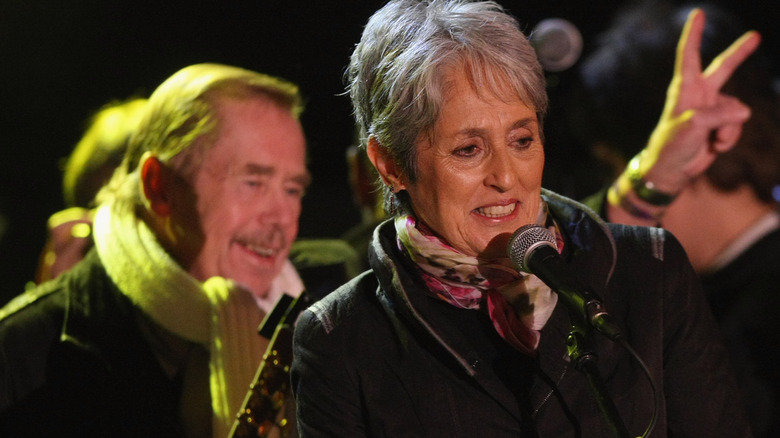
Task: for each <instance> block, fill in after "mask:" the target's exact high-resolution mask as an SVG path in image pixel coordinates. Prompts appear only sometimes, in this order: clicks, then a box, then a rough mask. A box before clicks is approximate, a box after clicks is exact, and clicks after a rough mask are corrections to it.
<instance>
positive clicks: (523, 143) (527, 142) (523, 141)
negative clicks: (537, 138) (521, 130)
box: [515, 137, 534, 148]
mask: <svg viewBox="0 0 780 438" xmlns="http://www.w3.org/2000/svg"><path fill="white" fill-rule="evenodd" d="M533 142H534V138H533V137H522V138H518V139H517V140H515V143H517V145H518V146H519V147H520V148H527V147H529V146H531V144H533Z"/></svg>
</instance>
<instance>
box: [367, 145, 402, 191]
mask: <svg viewBox="0 0 780 438" xmlns="http://www.w3.org/2000/svg"><path fill="white" fill-rule="evenodd" d="M366 153H367V155H368V159H369V160H371V163H372V164H373V165H374V167H375V168H376V170H377V172H379V176H380V177H381V178H382V181H383V182H384V183H385V185H387V186H389V187H390V190H392V191H393V192H397V191H399V190H404V189H406V185H405V184H404V183H403V180H404V178H403V173H402V172H401V168H400V166H399V165H398V163H396V162H395V160H394V159H393V157H392V156H391V155H390V153H389V152H388V151H387V149H385V147H384V146H382V145H381V144H379V140H377V139H376V137H374V136H373V135H372V136H370V137H369V138H368V145H366Z"/></svg>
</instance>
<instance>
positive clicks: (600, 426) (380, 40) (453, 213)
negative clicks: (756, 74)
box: [291, 0, 759, 437]
mask: <svg viewBox="0 0 780 438" xmlns="http://www.w3.org/2000/svg"><path fill="white" fill-rule="evenodd" d="M702 27H703V17H702V16H701V14H700V13H696V14H693V15H692V16H691V19H690V21H689V31H688V32H687V33H685V34H684V36H683V37H682V40H681V45H682V46H683V47H684V50H683V51H682V53H681V62H682V63H683V64H685V66H686V72H687V74H690V75H693V76H695V75H696V74H700V73H701V71H700V70H699V71H697V64H696V63H695V59H696V58H697V57H698V53H697V50H698V48H699V47H698V44H697V41H698V38H699V36H700V34H701V30H702ZM758 42H759V38H758V36H757V35H756V34H755V33H750V34H747V35H746V36H745V37H744V38H743V39H741V40H739V41H738V42H737V43H735V45H734V46H732V48H731V49H730V50H729V51H728V52H727V54H726V55H725V62H724V63H723V64H722V65H721V66H719V68H718V69H717V72H716V73H715V74H716V75H717V76H719V77H727V76H728V75H729V74H730V73H731V72H732V71H733V69H734V68H735V67H736V65H738V64H739V62H740V61H741V60H742V59H744V58H745V57H746V56H747V55H748V54H749V53H750V52H752V51H753V50H754V49H755V47H756V46H757V44H758ZM348 89H349V93H350V97H351V99H352V103H353V107H354V110H355V114H356V119H357V123H358V125H359V126H360V127H361V131H362V138H363V141H362V145H363V146H364V147H365V148H366V151H367V154H368V157H369V159H370V160H371V162H372V163H373V165H374V167H375V168H376V169H377V171H378V174H379V176H380V180H381V183H382V185H383V194H384V198H385V206H386V210H388V212H389V215H390V219H389V220H388V221H386V222H384V223H382V224H381V225H379V227H378V228H377V230H376V232H375V234H374V240H373V241H372V243H371V246H370V249H369V251H370V254H369V261H370V264H371V268H372V269H371V271H368V272H365V273H363V274H361V275H360V276H358V277H357V278H355V279H353V280H352V281H350V282H349V283H347V284H345V285H344V286H342V287H341V288H339V289H337V290H336V291H334V292H333V293H331V294H330V295H328V296H327V297H325V298H323V299H322V300H320V301H319V302H318V303H316V304H314V305H313V306H311V307H309V308H308V309H307V310H306V311H305V312H304V313H303V314H302V315H301V316H300V319H299V321H298V324H297V326H296V328H295V335H294V342H293V346H294V360H293V365H292V370H291V375H292V385H293V390H294V391H295V395H296V403H297V407H298V409H297V413H298V428H299V431H300V433H301V436H302V437H310V436H317V437H322V436H330V437H344V436H350V437H357V436H371V437H374V436H375V437H379V436H447V437H451V436H491V437H518V436H545V437H564V436H589V437H590V436H609V434H610V432H618V433H615V434H614V435H615V436H639V435H640V434H642V433H643V432H644V433H646V434H647V435H648V436H653V437H665V436H675V437H703V436H719V437H745V436H749V434H750V432H749V427H748V425H747V420H746V414H745V412H744V409H743V406H742V403H741V401H740V398H739V396H738V392H737V389H736V387H735V383H734V379H733V376H732V374H731V369H730V368H729V365H728V360H727V356H726V351H725V349H724V347H723V345H722V343H721V342H720V339H719V338H718V336H717V335H716V332H717V329H716V326H715V323H714V320H713V318H712V314H711V312H710V310H709V308H708V307H707V304H706V302H705V300H704V297H703V295H702V293H701V288H700V284H699V282H698V278H697V277H696V275H695V273H694V271H693V269H692V268H691V266H690V264H689V262H688V260H687V258H686V256H685V252H684V251H683V249H682V247H681V246H680V245H679V243H678V242H677V240H676V239H675V238H674V237H673V236H672V235H671V234H670V233H668V232H666V231H664V230H662V229H658V228H651V227H629V226H625V225H619V224H609V223H605V222H604V221H603V220H602V219H601V218H599V217H598V216H597V215H596V214H595V213H594V212H593V211H592V210H590V209H588V208H586V207H584V206H583V205H581V204H579V203H577V202H575V201H572V200H570V199H567V198H565V197H562V196H560V195H557V194H555V193H552V192H550V191H547V190H544V189H543V188H542V186H541V184H542V171H543V167H544V157H545V152H544V138H543V129H542V124H543V116H544V114H545V110H546V108H547V94H546V89H545V79H544V74H543V72H542V69H541V67H540V65H539V62H538V60H537V58H536V54H535V52H534V49H533V47H532V46H531V44H530V43H529V41H528V40H527V38H526V37H525V36H524V35H523V34H522V32H521V31H520V30H519V28H518V22H517V21H516V20H515V19H514V18H513V17H512V16H511V15H509V13H508V12H506V11H505V10H504V9H503V8H502V7H501V6H500V5H498V4H497V3H495V2H467V1H440V0H428V1H419V0H394V1H390V2H388V3H387V4H386V5H385V6H384V7H382V8H381V9H380V10H378V11H377V12H376V13H375V14H374V15H373V16H372V17H371V18H370V19H369V21H368V23H367V25H366V26H365V28H364V31H363V35H362V38H361V40H360V42H359V43H358V45H357V46H356V48H355V50H354V52H353V54H352V57H351V61H350V66H349V68H348ZM528 226H530V228H525V227H528ZM527 229H530V230H535V232H540V233H543V235H546V237H545V241H546V243H545V244H544V245H545V247H546V248H548V252H547V253H546V254H547V256H545V257H546V258H545V260H553V259H554V260H560V265H556V266H558V267H560V266H564V267H566V269H567V270H570V272H571V275H572V276H573V277H574V278H577V279H579V280H580V281H582V283H583V284H585V285H587V286H588V287H589V289H591V290H592V291H593V293H595V294H597V295H599V296H600V297H601V299H603V307H602V308H603V309H606V310H608V311H609V314H610V315H611V317H612V318H613V319H614V323H615V325H612V328H613V329H615V331H611V330H610V331H611V334H607V335H606V336H602V335H601V334H600V333H596V330H595V329H591V330H588V329H587V328H585V329H583V330H582V332H583V336H581V337H580V336H578V335H577V330H574V332H572V331H571V329H572V326H575V327H576V326H579V325H582V324H581V321H582V320H583V319H585V316H584V311H583V309H582V308H581V307H579V306H578V305H577V304H576V303H577V302H579V301H577V299H576V298H573V297H572V295H571V294H570V293H569V292H570V291H567V290H564V289H563V288H557V289H558V290H555V291H554V290H552V288H551V287H550V286H549V285H548V284H547V282H548V281H549V282H550V283H552V284H555V281H556V279H560V275H558V274H560V273H562V272H563V271H559V272H558V274H556V273H551V274H550V275H546V274H542V276H541V277H538V276H537V275H535V274H533V273H526V272H525V268H524V266H525V264H524V262H522V263H521V262H519V261H518V260H517V259H516V257H515V256H514V255H511V256H508V255H507V249H508V247H510V248H511V249H513V250H514V249H516V248H515V243H516V240H515V238H513V237H512V236H513V235H516V234H515V233H516V232H517V231H522V232H524V231H525V230H527ZM523 235H524V234H520V236H523ZM532 243H533V244H534V245H537V244H541V242H540V241H533V242H532ZM513 253H514V251H513ZM536 260H537V261H538V260H539V259H536ZM526 268H527V267H526ZM521 271H522V272H521ZM531 272H536V268H534V269H532V270H531ZM543 278H544V279H543ZM585 325H587V323H586V324H585ZM602 328H604V327H602ZM618 331H619V332H621V333H622V334H618V333H617V332H618ZM567 334H570V335H571V336H572V337H571V339H573V340H575V341H576V342H575V343H574V344H577V345H579V344H580V342H579V341H580V340H583V341H584V342H585V343H588V342H590V343H592V347H593V349H592V350H591V351H592V352H593V353H594V354H595V356H596V357H598V365H597V368H598V370H599V372H597V373H595V374H599V373H600V374H601V376H602V377H603V381H601V383H603V386H604V389H605V390H606V391H605V392H606V393H607V394H604V393H602V394H601V395H602V396H603V395H606V397H604V398H599V400H600V401H604V400H605V399H607V400H613V401H614V412H608V411H610V409H604V410H601V409H600V408H599V403H596V400H595V399H594V395H595V394H594V393H593V392H592V391H591V387H590V385H589V378H588V377H587V376H586V375H585V374H587V373H585V372H582V373H581V372H580V371H585V370H584V369H583V368H581V363H580V361H579V359H581V357H580V356H579V355H577V354H576V351H577V350H579V349H578V348H576V347H577V345H574V344H573V343H571V342H568V339H569V336H567ZM613 341H614V342H613ZM620 346H623V347H629V348H620ZM630 346H633V348H630ZM572 350H575V354H572V355H570V354H571V353H572ZM631 351H635V352H636V353H637V355H638V357H639V358H641V360H642V362H643V363H644V364H645V365H646V367H647V368H646V369H647V370H648V371H649V375H650V376H651V381H653V382H655V383H656V391H657V393H654V391H653V390H652V389H651V385H650V384H649V383H648V381H647V379H646V376H644V375H643V373H642V371H641V369H642V367H641V366H639V364H638V363H637V362H636V361H635V357H634V356H633V354H632V353H631ZM567 353H568V354H567ZM584 368H587V367H584ZM590 376H593V374H590ZM595 380H596V381H597V382H598V381H599V379H598V378H596V379H595ZM596 386H599V385H596ZM654 395H655V396H657V397H658V399H657V403H656V400H654ZM606 404H607V405H608V404H609V403H606ZM655 407H658V408H659V409H658V411H657V412H656V411H655ZM616 417H617V420H616ZM652 418H655V420H656V421H655V422H654V421H653V420H652Z"/></svg>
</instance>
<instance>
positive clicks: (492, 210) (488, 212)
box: [477, 203, 516, 217]
mask: <svg viewBox="0 0 780 438" xmlns="http://www.w3.org/2000/svg"><path fill="white" fill-rule="evenodd" d="M515 205H516V204H515V203H512V204H509V205H500V206H493V207H482V208H478V209H477V213H479V214H481V215H483V216H487V217H502V216H506V215H508V214H510V213H512V212H513V211H515Z"/></svg>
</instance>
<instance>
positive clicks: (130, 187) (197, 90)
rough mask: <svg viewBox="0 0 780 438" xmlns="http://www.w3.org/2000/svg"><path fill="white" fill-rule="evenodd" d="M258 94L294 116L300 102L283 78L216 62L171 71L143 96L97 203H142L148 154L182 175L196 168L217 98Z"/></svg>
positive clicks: (210, 135) (215, 124)
mask: <svg viewBox="0 0 780 438" xmlns="http://www.w3.org/2000/svg"><path fill="white" fill-rule="evenodd" d="M225 98H229V99H239V100H240V99H252V98H262V99H267V100H268V101H270V102H272V103H274V104H276V105H278V106H279V107H281V108H285V109H287V110H289V111H290V113H291V114H292V115H293V116H294V117H296V118H298V117H299V115H300V113H301V112H302V110H303V103H302V99H301V95H300V93H299V91H298V87H297V86H296V85H294V84H292V83H290V82H287V81H285V80H282V79H279V78H276V77H273V76H269V75H265V74H262V73H257V72H254V71H250V70H245V69H242V68H239V67H233V66H229V65H222V64H195V65H191V66H188V67H185V68H183V69H181V70H179V71H178V72H176V73H174V74H173V75H172V76H171V77H169V78H168V79H167V80H165V82H163V83H162V84H161V85H160V86H159V87H157V89H156V90H155V91H154V92H153V93H152V95H151V96H150V97H149V101H148V103H147V105H146V107H145V113H144V114H143V116H142V118H141V121H140V124H139V126H138V128H137V131H136V132H135V133H134V134H133V136H132V137H131V138H130V142H129V144H128V148H127V152H126V154H125V156H124V160H123V161H122V164H121V165H120V166H119V167H118V168H117V170H116V171H115V172H114V175H113V176H112V178H111V181H109V183H108V184H107V185H106V186H105V187H104V188H103V189H102V190H101V191H100V193H99V194H98V202H99V203H105V202H108V201H112V202H114V203H115V204H117V207H118V208H135V207H138V206H140V205H142V204H143V197H142V196H141V193H140V181H139V170H138V166H139V164H140V161H141V157H142V156H143V155H144V153H146V152H152V153H154V154H155V155H156V156H157V157H158V158H159V159H160V160H161V161H163V162H165V163H169V164H170V166H171V167H172V168H173V169H174V170H175V171H176V172H177V173H178V174H179V175H180V176H181V177H183V178H185V179H189V177H190V176H191V175H192V173H193V172H194V171H196V170H197V168H198V167H199V166H200V159H201V158H202V156H203V154H204V152H205V151H206V150H208V148H209V147H210V146H211V145H213V144H214V141H215V140H216V137H217V136H218V134H219V132H218V131H219V119H218V117H216V116H215V114H216V112H217V106H218V104H219V101H220V99H225Z"/></svg>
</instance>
